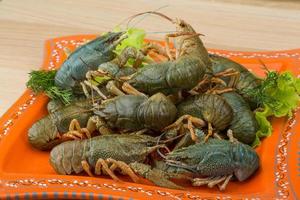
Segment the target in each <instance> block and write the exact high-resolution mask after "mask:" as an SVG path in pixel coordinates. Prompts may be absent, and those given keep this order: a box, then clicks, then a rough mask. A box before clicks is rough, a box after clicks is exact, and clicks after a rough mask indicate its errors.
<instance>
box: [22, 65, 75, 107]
mask: <svg viewBox="0 0 300 200" xmlns="http://www.w3.org/2000/svg"><path fill="white" fill-rule="evenodd" d="M56 72H57V71H56V70H52V71H46V70H37V71H31V72H30V73H29V81H28V82H27V83H26V86H27V88H30V89H31V90H32V91H33V92H34V93H36V94H39V93H41V92H45V93H46V95H47V96H48V97H50V98H51V99H59V100H61V101H62V102H63V103H64V104H69V103H70V102H71V99H72V91H71V90H67V89H62V88H59V87H57V86H55V82H54V78H55V75H56Z"/></svg>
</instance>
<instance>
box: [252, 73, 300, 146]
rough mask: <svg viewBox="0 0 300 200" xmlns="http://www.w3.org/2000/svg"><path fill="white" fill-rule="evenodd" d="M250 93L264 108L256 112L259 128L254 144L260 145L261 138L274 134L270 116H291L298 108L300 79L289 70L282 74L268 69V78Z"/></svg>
mask: <svg viewBox="0 0 300 200" xmlns="http://www.w3.org/2000/svg"><path fill="white" fill-rule="evenodd" d="M249 95H250V96H252V97H255V98H256V100H257V102H258V103H259V104H260V105H261V107H262V108H263V111H258V112H256V113H255V117H256V120H257V122H258V124H259V130H258V131H257V133H256V140H255V141H254V143H253V144H252V145H253V146H258V145H259V144H260V138H262V137H267V136H270V135H271V134H272V125H271V123H270V122H269V121H268V119H267V118H268V117H270V116H275V117H283V116H289V117H290V116H291V115H292V111H293V110H295V109H296V108H297V106H298V104H299V101H300V96H299V95H300V79H299V78H296V77H294V76H293V75H292V73H291V72H288V71H286V72H283V73H282V74H279V73H278V72H274V71H268V72H267V77H266V79H265V80H264V81H263V82H262V83H261V84H260V85H259V86H258V87H257V88H254V89H253V90H251V91H250V92H249Z"/></svg>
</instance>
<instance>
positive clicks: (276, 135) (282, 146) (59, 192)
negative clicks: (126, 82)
mask: <svg viewBox="0 0 300 200" xmlns="http://www.w3.org/2000/svg"><path fill="white" fill-rule="evenodd" d="M94 37H95V35H81V36H71V37H62V38H56V39H51V40H48V41H47V42H46V48H45V58H44V64H43V69H53V68H56V67H58V66H60V65H61V63H62V62H63V60H64V59H65V56H64V53H63V48H64V47H69V48H71V49H74V48H75V47H76V45H79V44H80V43H82V42H83V41H84V40H85V39H92V38H94ZM210 53H215V54H219V55H222V56H225V57H229V58H231V59H233V60H235V61H237V62H239V63H241V64H243V65H245V66H246V67H248V68H249V69H250V70H252V71H253V72H255V73H256V74H258V75H264V72H263V70H262V69H261V65H260V63H259V61H258V59H261V60H262V61H263V62H264V63H265V64H266V65H267V66H268V68H270V69H276V70H278V71H283V70H290V71H292V72H293V73H294V74H296V75H298V74H300V73H299V72H300V68H299V66H300V49H298V50H290V51H277V52H234V51H223V50H211V51H210ZM47 101H48V98H47V97H45V96H42V95H40V96H35V95H33V94H32V93H31V92H30V91H29V90H27V91H25V93H24V94H23V95H22V96H21V97H20V99H19V100H18V101H17V102H16V103H15V104H14V105H13V106H12V107H11V108H10V109H9V110H8V111H7V112H6V113H5V114H4V115H3V117H2V118H1V119H0V136H1V137H0V138H1V140H0V150H1V153H0V169H1V170H0V198H1V199H4V198H7V199H10V198H15V199H31V198H54V199H58V198H60V199H66V198H72V199H150V198H152V199H158V198H160V199H194V200H195V199H275V198H277V199H297V197H298V198H300V190H299V188H300V169H299V168H300V134H296V132H297V131H300V123H298V120H299V117H300V115H299V112H297V113H296V115H295V117H294V118H293V119H290V120H287V119H285V118H281V119H274V120H273V122H272V123H273V128H274V132H273V134H272V136H271V137H269V138H266V139H264V141H263V142H262V145H261V146H260V147H259V148H257V152H258V153H259V155H260V159H261V168H260V169H259V170H258V172H257V173H256V174H255V175H254V176H253V177H251V178H250V179H249V180H247V181H245V182H243V183H239V182H230V183H229V185H228V187H227V189H226V191H224V192H220V191H219V190H218V189H216V188H213V189H208V188H206V187H188V188H186V190H184V191H180V190H170V189H166V188H160V187H157V186H153V185H152V184H151V183H149V182H147V181H145V182H144V183H143V184H135V183H132V182H129V181H128V182H127V181H126V182H125V181H124V182H114V181H112V180H111V179H109V178H108V177H105V176H103V177H102V176H101V177H96V178H95V177H88V176H85V175H78V176H75V175H74V176H62V175H58V174H56V173H55V172H54V170H53V169H52V168H51V166H50V164H49V162H48V159H49V152H42V151H38V150H35V149H33V148H32V147H31V146H30V144H29V143H28V142H27V131H28V128H29V127H30V126H31V125H32V124H33V123H34V122H35V121H37V120H38V119H40V118H41V117H43V116H44V115H45V114H46V103H47Z"/></svg>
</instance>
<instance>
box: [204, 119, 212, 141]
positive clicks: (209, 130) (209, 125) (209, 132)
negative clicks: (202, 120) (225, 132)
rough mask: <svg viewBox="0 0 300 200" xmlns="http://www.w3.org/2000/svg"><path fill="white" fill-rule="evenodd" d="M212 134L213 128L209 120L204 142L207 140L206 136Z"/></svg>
mask: <svg viewBox="0 0 300 200" xmlns="http://www.w3.org/2000/svg"><path fill="white" fill-rule="evenodd" d="M212 135H213V128H212V125H211V123H210V122H208V132H207V135H206V136H205V138H204V142H207V140H208V138H209V137H210V136H212Z"/></svg>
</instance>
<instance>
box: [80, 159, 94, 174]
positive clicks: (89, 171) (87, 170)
mask: <svg viewBox="0 0 300 200" xmlns="http://www.w3.org/2000/svg"><path fill="white" fill-rule="evenodd" d="M81 165H82V168H83V170H84V171H85V172H86V173H87V174H88V175H89V176H94V175H93V174H92V172H91V169H90V165H89V163H88V162H87V161H86V160H83V161H81Z"/></svg>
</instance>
